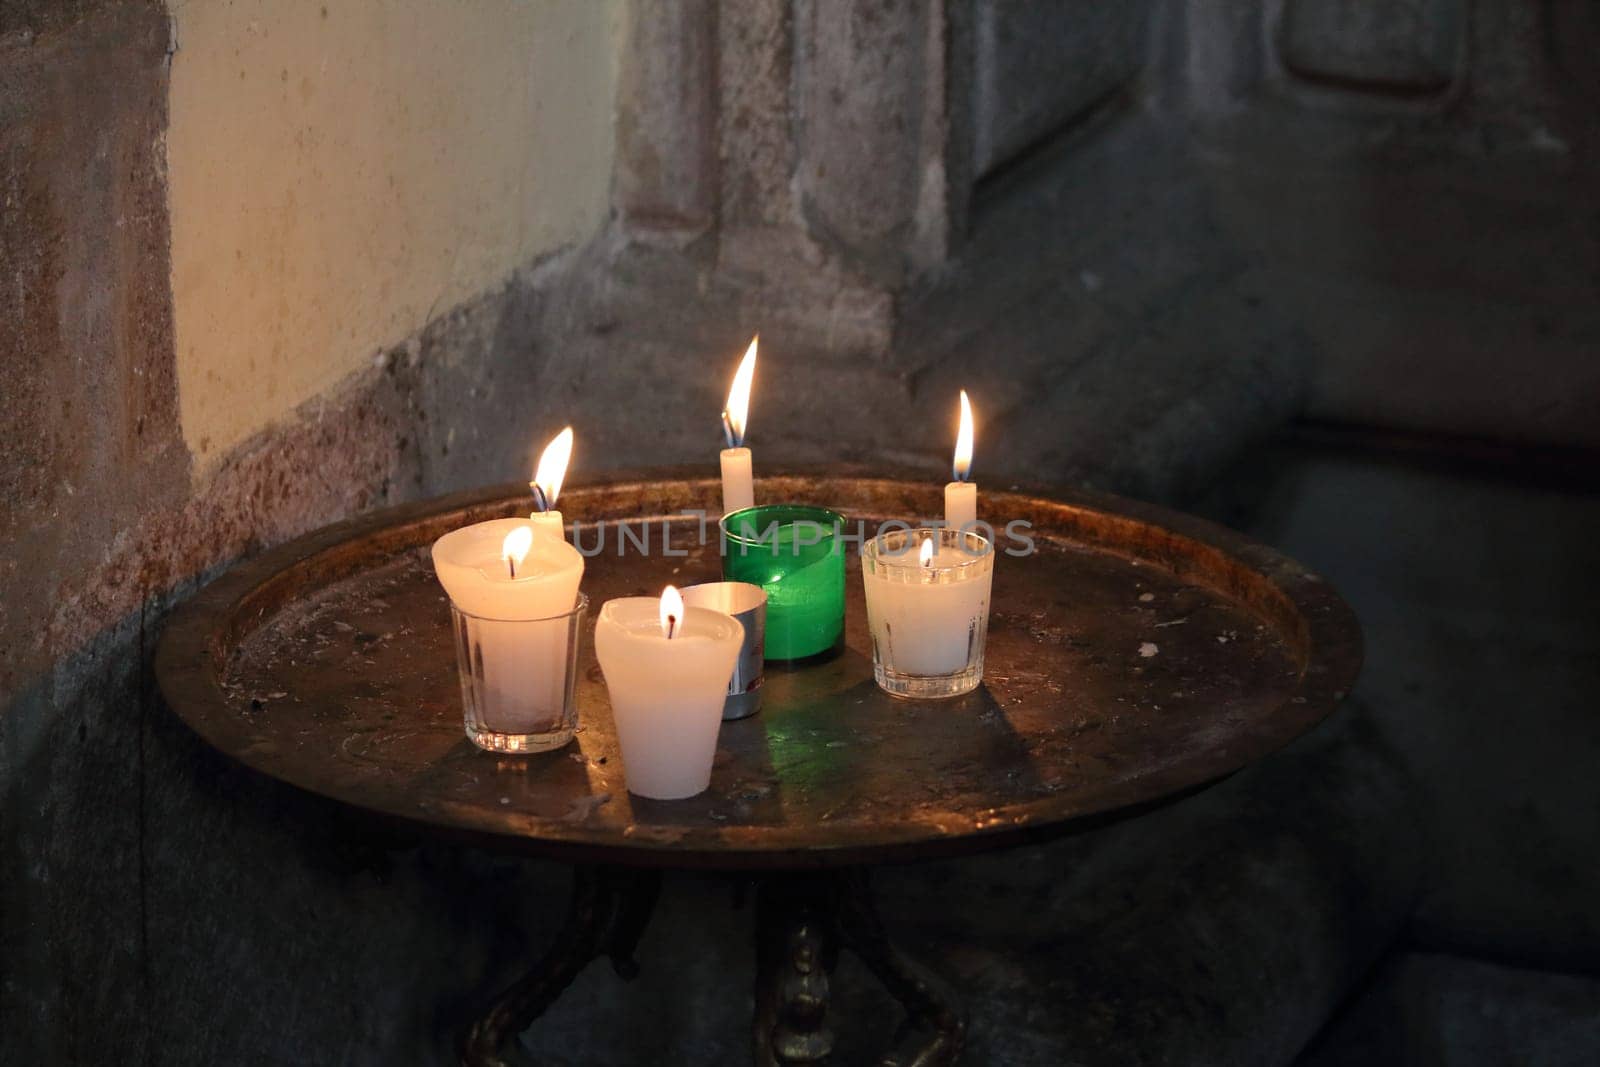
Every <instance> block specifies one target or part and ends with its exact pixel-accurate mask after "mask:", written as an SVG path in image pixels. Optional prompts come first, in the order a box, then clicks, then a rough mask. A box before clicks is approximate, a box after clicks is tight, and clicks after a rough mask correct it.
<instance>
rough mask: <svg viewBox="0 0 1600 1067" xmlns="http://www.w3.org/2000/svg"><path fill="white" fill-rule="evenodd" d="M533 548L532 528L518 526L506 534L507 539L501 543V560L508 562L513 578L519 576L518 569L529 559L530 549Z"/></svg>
mask: <svg viewBox="0 0 1600 1067" xmlns="http://www.w3.org/2000/svg"><path fill="white" fill-rule="evenodd" d="M532 547H533V527H532V526H518V527H517V528H516V529H515V530H512V531H511V532H510V533H508V534H506V539H505V540H504V541H502V542H501V543H500V558H501V559H503V560H505V561H506V566H507V567H509V568H510V570H511V577H513V578H515V577H516V576H517V568H518V567H520V566H522V561H523V560H524V559H526V558H527V557H528V549H530V548H532Z"/></svg>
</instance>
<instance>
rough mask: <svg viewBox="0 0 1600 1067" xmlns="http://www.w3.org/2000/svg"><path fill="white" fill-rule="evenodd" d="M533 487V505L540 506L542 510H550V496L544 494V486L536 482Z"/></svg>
mask: <svg viewBox="0 0 1600 1067" xmlns="http://www.w3.org/2000/svg"><path fill="white" fill-rule="evenodd" d="M532 489H533V506H534V507H536V508H538V509H539V510H540V511H541V512H544V511H549V510H550V498H549V497H547V496H545V495H544V486H542V485H540V484H539V483H538V482H534V483H533V486H532Z"/></svg>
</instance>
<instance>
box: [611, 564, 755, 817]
mask: <svg viewBox="0 0 1600 1067" xmlns="http://www.w3.org/2000/svg"><path fill="white" fill-rule="evenodd" d="M743 640H744V628H743V627H742V626H741V625H740V623H739V621H738V620H737V619H735V618H734V617H733V616H731V615H724V614H723V613H722V612H719V611H712V610H711V609H709V608H685V607H684V606H683V599H682V598H681V597H680V596H679V595H678V591H677V590H676V589H673V588H672V587H671V586H670V585H669V586H668V587H667V591H666V592H665V593H663V594H662V597H661V599H660V600H655V599H652V598H650V597H623V598H620V599H617V600H608V601H606V603H605V606H604V607H602V608H601V609H600V614H599V617H598V618H597V619H596V620H595V626H594V650H595V654H596V656H598V658H599V660H600V670H601V671H602V672H603V673H604V674H605V679H606V689H607V691H608V692H609V693H610V695H611V713H612V716H613V717H614V719H615V721H616V726H617V743H618V745H619V746H620V747H621V749H622V767H623V773H624V774H625V776H626V777H627V781H628V791H629V792H631V793H637V794H638V795H639V796H642V797H651V798H654V799H656V800H678V799H681V798H683V797H691V796H694V795H695V794H696V793H700V792H703V791H704V790H705V788H706V787H707V786H708V785H710V784H711V763H712V760H713V758H714V757H715V756H716V750H717V733H718V731H719V730H720V729H721V727H722V699H723V697H724V696H725V695H726V694H727V691H728V679H729V678H731V677H732V676H733V665H734V662H735V660H737V659H738V656H739V646H740V645H741V643H742V642H743Z"/></svg>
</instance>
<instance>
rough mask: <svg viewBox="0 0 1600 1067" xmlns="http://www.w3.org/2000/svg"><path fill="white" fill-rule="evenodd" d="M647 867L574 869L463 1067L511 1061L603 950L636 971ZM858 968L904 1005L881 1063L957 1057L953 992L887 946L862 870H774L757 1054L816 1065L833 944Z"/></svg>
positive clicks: (933, 1062) (895, 1066) (765, 903)
mask: <svg viewBox="0 0 1600 1067" xmlns="http://www.w3.org/2000/svg"><path fill="white" fill-rule="evenodd" d="M660 885H661V876H660V874H659V873H658V872H654V871H629V870H618V869H611V868H593V867H579V868H578V869H577V871H576V877H575V881H574V885H573V893H572V909H571V912H570V914H569V915H568V918H567V924H566V926H565V927H564V928H563V929H562V931H561V934H560V936H559V937H558V939H557V941H556V943H555V944H554V945H553V946H551V948H550V950H549V951H548V952H546V953H545V955H544V958H543V959H541V960H540V961H539V963H538V965H537V966H535V967H534V969H533V970H532V971H530V972H529V973H528V975H527V976H526V977H525V978H523V979H522V980H521V981H519V982H517V983H516V984H515V985H513V986H512V987H511V988H510V989H508V990H506V991H505V993H503V994H502V995H501V997H500V999H499V1000H498V1001H497V1002H496V1003H495V1005H494V1007H493V1008H491V1009H490V1010H489V1012H488V1013H487V1014H486V1015H484V1016H483V1018H481V1019H479V1020H478V1021H477V1022H476V1023H474V1024H473V1025H472V1027H471V1028H470V1029H469V1030H468V1031H467V1033H466V1036H465V1037H464V1038H463V1039H462V1042H461V1062H462V1063H463V1064H465V1065H466V1067H511V1065H512V1064H513V1063H515V1062H516V1060H515V1059H514V1058H508V1057H514V1056H515V1052H514V1049H515V1046H516V1038H517V1035H518V1034H519V1033H521V1032H522V1031H523V1030H525V1029H527V1027H528V1026H530V1025H531V1024H532V1023H533V1021H534V1020H535V1019H537V1018H538V1017H539V1016H540V1015H541V1014H542V1013H543V1012H544V1010H545V1009H546V1008H548V1007H549V1006H550V1005H551V1004H552V1003H554V1002H555V999H556V998H557V997H558V996H560V995H561V993H562V991H563V990H565V989H566V988H567V986H568V985H570V984H571V983H572V980H573V979H574V978H576V977H577V976H578V972H579V971H581V970H583V968H584V967H585V966H587V965H588V964H589V962H590V961H591V960H593V959H595V958H596V957H598V956H609V957H610V958H611V963H612V966H613V967H615V968H616V970H617V973H618V974H619V975H621V976H622V977H623V978H631V977H633V975H634V974H636V973H637V971H638V968H637V965H636V964H635V963H634V962H633V950H634V948H635V947H636V946H637V945H638V943H639V937H640V935H641V934H642V933H643V932H644V927H645V924H646V923H647V922H648V921H649V918H650V913H651V911H652V909H653V908H654V906H655V901H656V896H657V893H658V892H659V890H660ZM841 948H843V949H848V950H849V951H850V952H851V953H852V954H853V955H855V956H856V957H857V958H858V959H860V960H861V962H862V963H864V964H866V966H867V968H868V969H869V970H870V971H871V972H872V973H873V974H874V975H875V976H876V977H877V979H878V981H880V982H882V983H883V985H884V987H885V988H887V989H888V990H889V992H890V993H892V994H893V995H894V997H895V998H896V999H897V1000H899V1001H900V1003H901V1005H902V1006H903V1007H904V1008H905V1010H906V1019H905V1022H904V1023H903V1024H902V1026H901V1028H900V1033H899V1035H898V1036H897V1038H896V1047H895V1049H894V1051H892V1052H891V1053H889V1054H888V1055H886V1056H884V1057H883V1059H881V1060H880V1061H879V1063H880V1065H882V1067H945V1065H948V1064H953V1063H955V1062H956V1059H957V1057H959V1056H960V1055H961V1046H962V1042H963V1040H964V1039H965V1037H966V1029H967V1018H966V1012H965V1011H964V1010H963V1009H962V1007H961V1005H960V1002H959V1001H957V999H956V997H955V995H954V994H953V993H952V992H951V991H950V990H949V989H948V988H947V987H946V986H945V985H944V983H942V982H941V981H939V980H938V979H937V978H935V977H934V976H933V975H932V974H931V973H930V972H929V971H927V970H926V969H925V968H924V967H922V966H921V965H920V964H918V963H916V962H915V961H914V960H912V959H910V958H909V957H907V956H906V955H905V954H904V953H902V952H901V951H900V950H899V949H897V948H895V947H894V946H893V945H892V944H890V943H889V938H888V935H887V934H886V933H885V932H884V929H883V923H882V922H881V921H880V920H879V918H878V912H877V909H876V907H874V905H873V902H872V894H871V890H870V889H869V887H868V885H867V875H866V872H865V871H864V870H861V869H850V870H845V871H840V872H833V873H826V874H794V875H786V876H773V877H769V878H767V879H765V880H763V881H762V882H761V883H760V886H759V889H758V897H757V906H756V967H757V970H758V973H757V975H756V1014H755V1026H754V1032H753V1038H754V1053H755V1062H756V1063H757V1064H758V1065H760V1067H777V1065H781V1064H796V1063H817V1062H820V1061H822V1060H824V1059H826V1058H827V1056H828V1054H829V1053H830V1052H831V1051H832V1050H833V1032H832V1030H831V1029H830V1028H829V1025H828V986H829V981H830V978H831V976H832V973H833V968H834V966H835V964H837V963H838V960H839V950H840V949H841Z"/></svg>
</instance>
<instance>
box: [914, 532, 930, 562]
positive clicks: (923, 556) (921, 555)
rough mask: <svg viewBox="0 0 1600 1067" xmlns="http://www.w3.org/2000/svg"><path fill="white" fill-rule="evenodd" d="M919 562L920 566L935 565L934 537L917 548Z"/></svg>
mask: <svg viewBox="0 0 1600 1067" xmlns="http://www.w3.org/2000/svg"><path fill="white" fill-rule="evenodd" d="M917 563H918V565H919V566H923V567H931V566H933V538H931V537H930V538H928V539H927V540H926V541H924V542H922V547H921V548H919V549H917Z"/></svg>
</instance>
